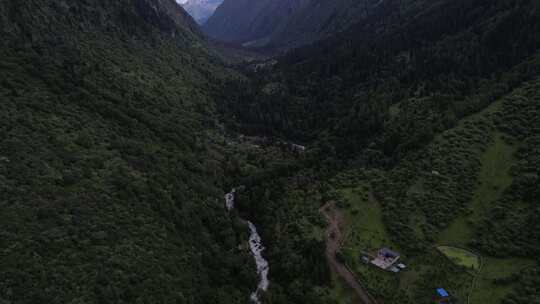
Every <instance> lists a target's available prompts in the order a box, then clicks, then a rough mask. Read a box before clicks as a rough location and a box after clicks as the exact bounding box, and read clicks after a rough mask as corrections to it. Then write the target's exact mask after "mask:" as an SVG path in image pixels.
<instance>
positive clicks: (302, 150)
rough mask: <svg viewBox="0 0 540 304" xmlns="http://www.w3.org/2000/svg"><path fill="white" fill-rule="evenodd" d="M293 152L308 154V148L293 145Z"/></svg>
mask: <svg viewBox="0 0 540 304" xmlns="http://www.w3.org/2000/svg"><path fill="white" fill-rule="evenodd" d="M290 147H291V150H292V151H293V152H297V153H304V152H306V147H305V146H302V145H297V144H291V146H290Z"/></svg>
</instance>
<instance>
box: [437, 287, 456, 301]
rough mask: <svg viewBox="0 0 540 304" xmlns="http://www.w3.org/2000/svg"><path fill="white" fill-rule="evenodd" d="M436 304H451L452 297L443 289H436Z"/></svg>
mask: <svg viewBox="0 0 540 304" xmlns="http://www.w3.org/2000/svg"><path fill="white" fill-rule="evenodd" d="M435 301H436V303H437V304H452V303H453V302H452V297H451V296H450V293H448V291H446V290H445V289H444V288H437V297H436V298H435Z"/></svg>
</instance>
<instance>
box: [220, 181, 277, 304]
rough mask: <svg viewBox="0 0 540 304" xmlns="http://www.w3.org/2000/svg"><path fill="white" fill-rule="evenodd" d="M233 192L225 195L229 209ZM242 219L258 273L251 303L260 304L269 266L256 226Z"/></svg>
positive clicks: (231, 205) (266, 282)
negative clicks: (246, 228) (257, 280)
mask: <svg viewBox="0 0 540 304" xmlns="http://www.w3.org/2000/svg"><path fill="white" fill-rule="evenodd" d="M235 193H236V190H235V189H233V190H231V192H229V193H227V194H226V195H225V207H226V208H227V210H229V211H230V210H232V209H234V198H235ZM244 221H245V222H246V223H247V224H248V226H249V232H250V235H249V248H250V250H251V255H252V256H253V258H254V259H255V264H256V265H257V274H258V275H259V285H258V286H257V290H255V291H254V292H252V293H251V297H250V298H251V301H253V303H257V304H260V303H261V301H260V299H259V296H260V294H261V293H262V292H265V291H266V290H267V289H268V285H269V284H270V282H269V281H268V271H269V270H270V267H269V266H268V261H267V260H265V259H264V257H263V256H262V252H263V251H264V246H263V245H262V240H261V236H260V235H259V233H258V232H257V227H255V225H254V224H253V223H252V222H250V221H247V220H244Z"/></svg>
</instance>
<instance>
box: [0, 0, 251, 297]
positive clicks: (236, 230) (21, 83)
mask: <svg viewBox="0 0 540 304" xmlns="http://www.w3.org/2000/svg"><path fill="white" fill-rule="evenodd" d="M152 7H153V8H152ZM0 18H1V19H0V20H1V22H2V24H3V26H2V28H1V33H2V41H1V42H0V43H1V44H0V58H2V59H1V62H0V65H1V68H0V100H1V102H0V198H1V199H0V209H1V210H2V211H1V212H0V244H1V246H2V248H3V249H2V252H1V253H0V297H1V298H2V300H5V301H10V303H246V302H247V301H248V296H249V293H250V291H251V289H252V288H254V286H255V285H256V284H255V280H254V275H255V273H254V267H253V262H252V258H251V257H250V255H249V253H248V252H247V251H245V250H242V251H240V250H238V249H237V248H238V247H237V246H238V244H239V243H241V242H243V241H244V240H245V237H246V233H247V230H246V228H245V227H242V226H238V225H234V223H233V221H232V220H231V218H230V216H229V215H228V214H227V213H226V212H225V210H224V208H223V201H222V193H223V192H222V190H221V189H222V187H223V183H222V180H223V174H224V170H223V168H222V166H221V161H222V155H221V154H216V153H215V152H214V151H216V149H219V147H217V146H216V144H214V143H212V141H211V140H210V138H209V136H208V134H209V133H207V131H206V129H207V128H210V127H212V126H213V121H214V119H215V115H214V111H213V108H214V105H213V99H212V96H211V95H210V94H211V91H212V90H213V86H217V85H218V82H217V79H216V78H217V77H221V75H227V73H228V72H227V71H225V70H223V69H221V68H219V67H213V66H212V65H211V63H210V60H211V59H210V56H209V55H208V52H207V51H206V50H205V48H204V46H203V41H202V39H200V37H199V36H198V34H197V32H196V31H194V30H193V29H194V28H195V26H194V25H193V24H191V21H190V19H189V17H187V15H185V13H184V12H183V11H181V10H180V9H179V8H177V6H176V4H174V2H172V1H169V0H167V1H160V3H158V4H155V5H154V4H150V2H147V1H145V0H132V1H131V0H130V1H128V0H125V1H52V0H47V1H24V2H19V1H2V3H0ZM210 74H212V75H214V76H213V77H209V75H210Z"/></svg>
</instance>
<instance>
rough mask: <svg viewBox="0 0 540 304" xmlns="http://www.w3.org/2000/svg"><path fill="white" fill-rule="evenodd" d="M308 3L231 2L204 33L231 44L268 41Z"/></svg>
mask: <svg viewBox="0 0 540 304" xmlns="http://www.w3.org/2000/svg"><path fill="white" fill-rule="evenodd" d="M307 1H308V0H258V1H250V0H227V1H223V3H222V4H221V5H220V6H219V7H218V9H217V10H216V12H215V13H214V14H213V15H212V16H211V17H210V19H208V21H207V22H206V23H205V24H204V25H203V30H204V32H205V33H206V34H207V35H208V36H210V37H212V38H215V39H218V40H222V41H227V42H241V43H245V42H250V41H256V40H260V39H265V38H268V37H269V36H270V35H271V34H272V33H273V31H274V30H275V29H276V28H277V27H278V26H279V24H281V23H283V21H284V20H286V19H287V18H288V17H289V16H290V15H291V14H293V13H294V12H295V11H297V10H299V9H300V8H301V7H302V6H303V5H304V4H305V3H307Z"/></svg>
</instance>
